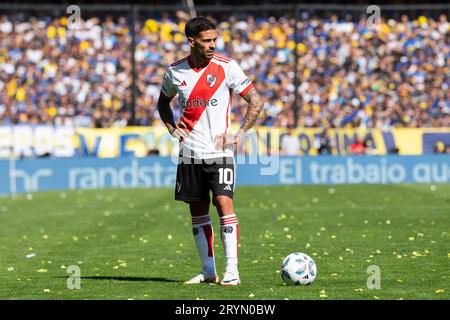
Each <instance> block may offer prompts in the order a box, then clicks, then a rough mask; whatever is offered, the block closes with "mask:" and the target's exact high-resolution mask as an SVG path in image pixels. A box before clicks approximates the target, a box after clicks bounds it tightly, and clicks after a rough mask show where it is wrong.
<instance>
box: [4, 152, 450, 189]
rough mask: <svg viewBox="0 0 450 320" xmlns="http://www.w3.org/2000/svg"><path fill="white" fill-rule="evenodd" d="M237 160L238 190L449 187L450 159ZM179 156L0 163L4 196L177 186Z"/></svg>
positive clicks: (276, 157) (358, 157)
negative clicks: (323, 186)
mask: <svg viewBox="0 0 450 320" xmlns="http://www.w3.org/2000/svg"><path fill="white" fill-rule="evenodd" d="M252 160H253V159H249V158H245V157H239V156H238V157H236V163H237V174H236V184H237V186H243V185H292V184H301V185H309V184H312V185H321V184H326V185H332V184H404V183H414V184H415V183H433V184H434V183H436V184H437V183H445V184H448V183H450V155H428V156H398V155H387V156H371V157H360V156H345V157H343V156H322V157H314V156H304V157H296V156H270V157H267V156H262V157H257V159H256V160H257V161H252ZM176 170H177V158H176V157H160V156H153V157H144V158H134V157H120V158H108V159H100V158H96V157H85V158H83V159H82V161H80V158H51V159H32V160H31V159H22V160H9V161H7V160H0V177H1V179H0V194H15V193H22V192H39V191H47V190H66V189H70V190H84V189H104V188H160V187H168V188H173V187H174V185H175V177H176Z"/></svg>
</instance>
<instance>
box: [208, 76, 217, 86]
mask: <svg viewBox="0 0 450 320" xmlns="http://www.w3.org/2000/svg"><path fill="white" fill-rule="evenodd" d="M216 80H217V75H215V74H207V75H206V83H208V85H209V87H210V88H212V87H214V85H215V84H216Z"/></svg>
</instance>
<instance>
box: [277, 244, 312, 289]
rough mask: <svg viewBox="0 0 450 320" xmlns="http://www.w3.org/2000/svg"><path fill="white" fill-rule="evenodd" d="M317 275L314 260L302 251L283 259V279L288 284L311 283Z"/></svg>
mask: <svg viewBox="0 0 450 320" xmlns="http://www.w3.org/2000/svg"><path fill="white" fill-rule="evenodd" d="M316 275H317V267H316V263H315V262H314V260H313V259H312V258H311V257H310V256H308V255H307V254H304V253H302V252H294V253H291V254H290V255H288V256H287V257H286V258H284V260H283V264H282V265H281V279H283V281H284V283H286V284H287V285H291V286H294V285H297V286H298V285H303V286H305V285H306V286H308V285H310V284H311V283H312V282H313V281H314V279H315V278H316Z"/></svg>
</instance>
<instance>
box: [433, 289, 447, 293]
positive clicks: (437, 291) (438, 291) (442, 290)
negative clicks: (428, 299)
mask: <svg viewBox="0 0 450 320" xmlns="http://www.w3.org/2000/svg"><path fill="white" fill-rule="evenodd" d="M443 292H445V290H444V289H437V290H436V291H435V293H443Z"/></svg>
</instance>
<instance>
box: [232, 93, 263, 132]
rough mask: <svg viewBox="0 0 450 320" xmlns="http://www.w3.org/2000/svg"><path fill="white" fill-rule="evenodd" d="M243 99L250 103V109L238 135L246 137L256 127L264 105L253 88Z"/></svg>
mask: <svg viewBox="0 0 450 320" xmlns="http://www.w3.org/2000/svg"><path fill="white" fill-rule="evenodd" d="M242 98H243V99H244V100H245V101H246V102H247V103H248V108H247V112H246V113H245V118H244V123H243V124H242V125H241V127H240V129H239V132H238V134H242V135H244V134H246V133H247V131H248V130H250V129H251V128H252V127H253V126H254V125H255V122H256V119H258V116H259V114H260V113H261V110H262V109H263V107H264V103H263V101H262V99H261V96H260V95H259V94H258V92H257V91H256V89H255V88H251V89H250V90H249V91H248V92H247V93H246V94H245V95H243V96H242Z"/></svg>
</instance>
